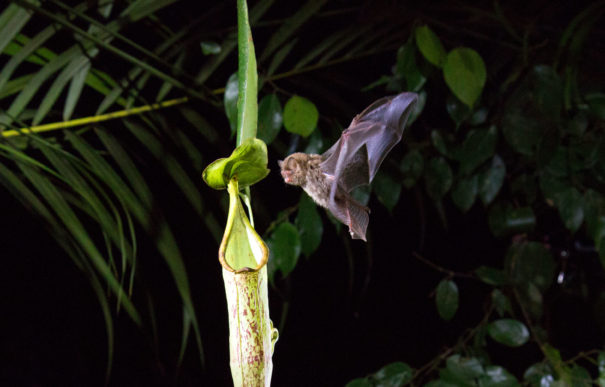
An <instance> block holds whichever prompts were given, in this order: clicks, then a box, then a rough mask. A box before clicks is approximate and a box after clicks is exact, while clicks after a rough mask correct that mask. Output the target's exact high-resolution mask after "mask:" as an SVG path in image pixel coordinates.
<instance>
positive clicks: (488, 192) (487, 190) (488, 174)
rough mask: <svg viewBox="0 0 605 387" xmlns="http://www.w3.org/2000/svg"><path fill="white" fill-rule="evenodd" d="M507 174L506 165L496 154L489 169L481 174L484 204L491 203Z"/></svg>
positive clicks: (480, 190) (480, 185)
mask: <svg viewBox="0 0 605 387" xmlns="http://www.w3.org/2000/svg"><path fill="white" fill-rule="evenodd" d="M505 176H506V165H505V164H504V162H503V161H502V159H501V158H500V156H498V155H495V156H494V158H493V159H492V162H491V165H490V166H489V169H487V170H486V171H484V172H483V173H481V174H480V175H479V197H480V198H481V201H482V202H483V204H485V205H488V204H490V203H491V202H492V201H493V200H494V199H495V198H496V195H498V192H500V189H501V188H502V184H503V183H504V177H505Z"/></svg>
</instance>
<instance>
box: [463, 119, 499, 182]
mask: <svg viewBox="0 0 605 387" xmlns="http://www.w3.org/2000/svg"><path fill="white" fill-rule="evenodd" d="M495 150H496V127H495V126H491V127H490V128H489V129H487V130H485V129H476V130H471V131H470V132H469V133H468V134H467V136H466V138H465V140H464V142H463V143H462V146H461V148H460V150H459V151H458V152H457V153H456V158H457V159H458V160H459V161H460V173H461V174H463V175H467V174H469V173H471V172H472V171H473V170H474V169H475V168H477V167H478V166H479V165H481V164H482V163H483V162H484V161H486V160H488V159H489V158H490V157H492V156H493V155H494V151H495Z"/></svg>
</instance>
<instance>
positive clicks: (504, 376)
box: [479, 365, 521, 387]
mask: <svg viewBox="0 0 605 387" xmlns="http://www.w3.org/2000/svg"><path fill="white" fill-rule="evenodd" d="M520 386H521V384H519V381H518V380H517V378H516V377H515V376H514V375H513V374H511V373H510V372H508V371H507V370H506V369H504V368H502V367H500V366H494V365H490V366H487V367H485V374H484V375H481V376H480V377H479V387H520Z"/></svg>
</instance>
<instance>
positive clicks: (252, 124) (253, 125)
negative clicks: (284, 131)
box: [235, 1, 258, 146]
mask: <svg viewBox="0 0 605 387" xmlns="http://www.w3.org/2000/svg"><path fill="white" fill-rule="evenodd" d="M237 51H238V55H237V57H238V65H237V69H238V74H237V78H238V81H239V82H238V98H237V139H236V142H235V144H236V145H238V146H239V145H241V144H243V143H244V141H246V140H249V139H252V138H255V137H256V129H257V127H258V124H257V120H258V73H257V71H256V55H255V53H254V41H253V40H252V32H251V31H250V24H249V22H248V5H247V3H246V1H242V2H241V3H239V2H238V7H237Z"/></svg>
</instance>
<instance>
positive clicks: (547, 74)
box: [531, 65, 563, 122]
mask: <svg viewBox="0 0 605 387" xmlns="http://www.w3.org/2000/svg"><path fill="white" fill-rule="evenodd" d="M531 80H532V89H533V98H534V101H535V103H536V107H537V108H538V109H539V110H540V112H541V113H542V114H543V115H544V116H545V117H547V118H548V120H549V121H554V122H558V121H559V120H560V116H561V112H562V109H563V85H562V83H561V79H560V78H559V75H558V74H557V73H556V71H555V70H554V69H553V68H552V67H550V66H546V65H538V66H535V67H534V68H533V69H532V74H531Z"/></svg>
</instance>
